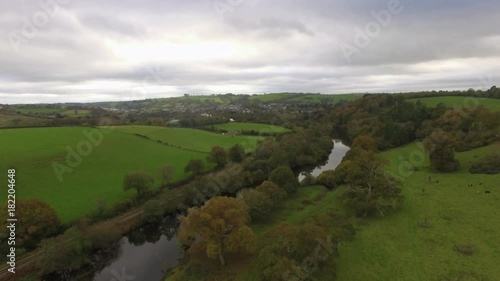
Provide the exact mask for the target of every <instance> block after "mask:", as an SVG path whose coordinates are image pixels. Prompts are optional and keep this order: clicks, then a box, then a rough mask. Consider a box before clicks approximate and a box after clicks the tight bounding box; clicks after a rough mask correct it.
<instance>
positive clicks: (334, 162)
mask: <svg viewBox="0 0 500 281" xmlns="http://www.w3.org/2000/svg"><path fill="white" fill-rule="evenodd" d="M349 149H350V148H349V147H348V146H347V145H345V144H343V143H342V141H340V140H333V149H332V152H330V155H329V156H328V160H326V162H325V164H323V165H321V166H318V167H316V168H314V169H313V170H312V171H310V172H311V175H313V176H315V177H317V176H319V175H320V174H321V173H322V172H324V171H327V170H334V169H335V168H337V166H338V165H339V164H340V162H341V161H342V158H343V157H344V155H345V154H346V153H347V151H349ZM304 178H305V175H304V173H301V174H300V175H299V181H302V180H303V179H304Z"/></svg>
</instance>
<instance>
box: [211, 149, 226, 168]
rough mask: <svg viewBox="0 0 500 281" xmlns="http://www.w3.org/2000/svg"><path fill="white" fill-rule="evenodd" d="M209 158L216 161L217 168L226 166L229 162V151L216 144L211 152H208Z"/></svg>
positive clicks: (212, 161) (213, 161)
mask: <svg viewBox="0 0 500 281" xmlns="http://www.w3.org/2000/svg"><path fill="white" fill-rule="evenodd" d="M207 160H208V162H211V163H214V164H215V165H216V166H217V168H224V166H226V164H227V152H226V150H225V149H224V148H222V147H220V146H214V147H212V150H211V151H210V154H208V156H207Z"/></svg>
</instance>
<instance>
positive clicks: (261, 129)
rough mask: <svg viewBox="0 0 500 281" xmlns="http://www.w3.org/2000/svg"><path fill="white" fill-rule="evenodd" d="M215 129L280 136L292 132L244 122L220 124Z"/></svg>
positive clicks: (271, 126) (278, 127)
mask: <svg viewBox="0 0 500 281" xmlns="http://www.w3.org/2000/svg"><path fill="white" fill-rule="evenodd" d="M210 127H214V128H216V129H219V130H226V131H238V132H242V131H255V132H258V133H266V134H269V133H271V134H272V133H274V134H279V133H286V132H290V131H291V130H289V129H287V128H283V127H280V126H274V125H269V124H259V123H242V122H230V123H225V124H218V125H214V126H210Z"/></svg>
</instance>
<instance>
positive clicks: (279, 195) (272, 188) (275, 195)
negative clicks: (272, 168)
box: [255, 181, 287, 205]
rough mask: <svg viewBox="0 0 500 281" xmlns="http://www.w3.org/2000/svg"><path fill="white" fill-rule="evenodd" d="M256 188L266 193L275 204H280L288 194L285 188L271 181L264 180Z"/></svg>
mask: <svg viewBox="0 0 500 281" xmlns="http://www.w3.org/2000/svg"><path fill="white" fill-rule="evenodd" d="M255 190H256V191H258V192H261V193H263V194H265V195H266V197H267V198H269V199H270V200H271V202H272V203H273V204H274V205H276V204H279V203H280V202H281V201H282V200H283V199H285V198H286V195H287V194H286V191H285V190H283V189H282V188H280V187H279V186H277V185H276V184H274V183H273V182H270V181H264V182H263V183H262V184H261V185H259V186H257V187H256V188H255Z"/></svg>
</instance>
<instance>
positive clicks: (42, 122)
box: [0, 114, 51, 128]
mask: <svg viewBox="0 0 500 281" xmlns="http://www.w3.org/2000/svg"><path fill="white" fill-rule="evenodd" d="M50 121H51V119H48V118H37V117H29V116H24V115H19V114H16V115H14V114H0V128H6V127H17V126H20V125H22V126H23V127H26V126H33V127H36V126H47V125H48V124H49V123H50Z"/></svg>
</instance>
